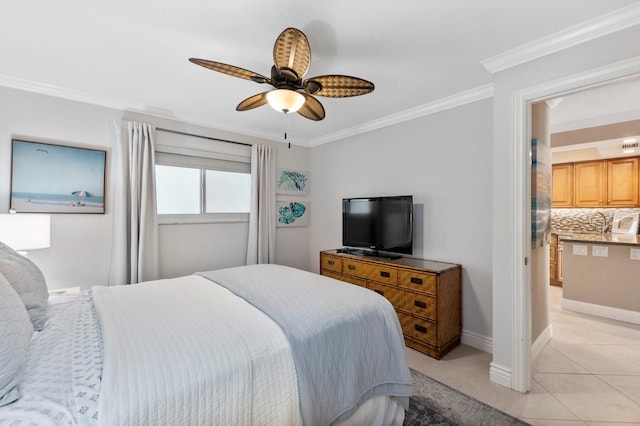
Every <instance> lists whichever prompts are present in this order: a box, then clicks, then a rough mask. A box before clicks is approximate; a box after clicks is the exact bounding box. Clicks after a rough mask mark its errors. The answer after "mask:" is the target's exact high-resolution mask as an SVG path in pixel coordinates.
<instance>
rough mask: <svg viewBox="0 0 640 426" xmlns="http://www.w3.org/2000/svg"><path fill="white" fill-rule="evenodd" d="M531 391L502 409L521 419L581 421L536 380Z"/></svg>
mask: <svg viewBox="0 0 640 426" xmlns="http://www.w3.org/2000/svg"><path fill="white" fill-rule="evenodd" d="M531 385H532V386H531V391H530V392H529V393H527V394H520V396H519V397H518V398H515V399H514V401H512V402H510V403H509V405H508V406H506V407H504V408H502V410H503V411H505V412H507V413H509V414H511V415H512V416H514V417H518V418H520V419H522V418H527V419H553V420H574V421H576V420H580V418H579V417H578V416H576V415H575V414H574V413H572V412H571V410H569V409H568V408H567V407H566V406H565V405H564V404H562V402H561V401H559V400H558V399H557V398H556V397H555V396H554V395H552V394H551V393H549V392H548V391H547V390H546V389H545V388H544V387H542V386H540V385H539V384H538V383H536V382H535V380H534V381H533V382H532V384H531Z"/></svg>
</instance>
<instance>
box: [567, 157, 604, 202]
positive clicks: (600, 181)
mask: <svg viewBox="0 0 640 426" xmlns="http://www.w3.org/2000/svg"><path fill="white" fill-rule="evenodd" d="M606 169H607V163H606V161H602V160H600V161H585V162H582V163H575V164H574V166H573V170H574V176H575V179H574V182H575V187H574V188H575V193H574V197H575V199H574V205H575V207H602V206H606V205H607V180H606V179H607V171H606Z"/></svg>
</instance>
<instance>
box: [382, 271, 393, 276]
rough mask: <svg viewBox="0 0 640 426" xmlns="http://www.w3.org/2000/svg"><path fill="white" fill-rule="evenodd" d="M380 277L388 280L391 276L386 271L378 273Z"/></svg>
mask: <svg viewBox="0 0 640 426" xmlns="http://www.w3.org/2000/svg"><path fill="white" fill-rule="evenodd" d="M380 276H381V277H385V278H389V277H390V276H391V274H390V273H389V272H387V271H380Z"/></svg>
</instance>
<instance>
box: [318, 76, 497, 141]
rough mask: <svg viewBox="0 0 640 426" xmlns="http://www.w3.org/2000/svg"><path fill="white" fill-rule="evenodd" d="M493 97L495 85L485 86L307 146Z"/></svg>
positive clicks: (374, 121)
mask: <svg viewBox="0 0 640 426" xmlns="http://www.w3.org/2000/svg"><path fill="white" fill-rule="evenodd" d="M492 96H493V83H489V84H485V85H484V86H480V87H476V88H474V89H470V90H467V91H464V92H460V93H457V94H455V95H451V96H447V97H446V98H442V99H438V100H436V101H433V102H429V103H426V104H424V105H420V106H417V107H415V108H410V109H407V110H404V111H400V112H398V113H395V114H391V115H388V116H386V117H382V118H381V119H378V120H373V121H369V122H366V123H364V124H361V125H359V126H354V127H350V128H348V129H344V130H341V131H339V132H334V133H329V134H328V135H325V136H321V137H318V138H314V139H311V140H310V141H309V143H308V144H307V146H309V147H313V146H318V145H322V144H325V143H329V142H333V141H337V140H340V139H344V138H348V137H351V136H356V135H359V134H361V133H366V132H371V131H373V130H377V129H381V128H383V127H388V126H393V125H394V124H398V123H402V122H405V121H409V120H413V119H416V118H419V117H423V116H425V115H430V114H435V113H437V112H441V111H444V110H447V109H451V108H456V107H459V106H462V105H466V104H469V103H472V102H476V101H480V100H482V99H487V98H490V97H492Z"/></svg>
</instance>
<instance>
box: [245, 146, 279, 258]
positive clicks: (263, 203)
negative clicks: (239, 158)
mask: <svg viewBox="0 0 640 426" xmlns="http://www.w3.org/2000/svg"><path fill="white" fill-rule="evenodd" d="M275 221H276V159H275V152H273V150H272V149H271V147H270V146H265V145H257V144H256V145H253V147H251V212H250V213H249V241H248V244H247V265H253V264H256V263H275V254H276V253H275V252H276V222H275Z"/></svg>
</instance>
